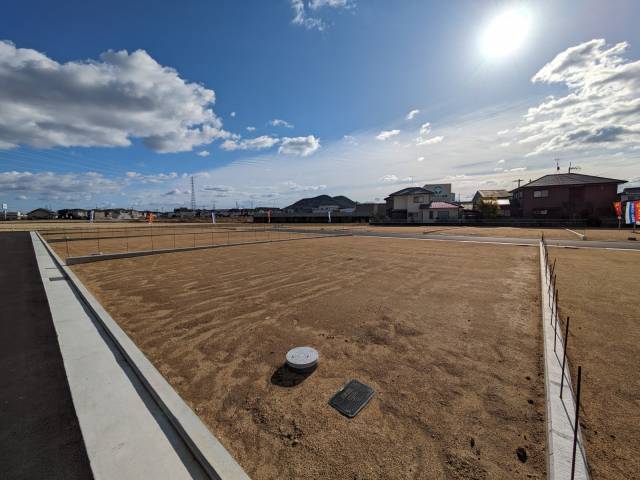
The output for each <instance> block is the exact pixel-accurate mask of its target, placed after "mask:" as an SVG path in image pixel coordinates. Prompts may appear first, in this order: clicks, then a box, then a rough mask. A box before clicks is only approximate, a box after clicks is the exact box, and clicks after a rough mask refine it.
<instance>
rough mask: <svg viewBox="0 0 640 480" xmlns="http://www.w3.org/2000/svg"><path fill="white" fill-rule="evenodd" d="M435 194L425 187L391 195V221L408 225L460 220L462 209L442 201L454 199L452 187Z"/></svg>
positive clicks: (388, 206)
mask: <svg viewBox="0 0 640 480" xmlns="http://www.w3.org/2000/svg"><path fill="white" fill-rule="evenodd" d="M439 192H440V193H437V194H436V193H435V192H434V191H433V190H429V189H427V188H426V186H425V187H408V188H403V189H402V190H398V191H397V192H394V193H392V194H390V195H389V196H388V197H387V198H386V199H385V201H386V202H387V216H388V217H389V218H390V219H391V220H398V221H405V222H407V223H434V222H437V221H449V220H455V219H458V218H460V210H461V207H460V205H458V204H455V203H451V202H445V201H442V200H440V198H441V197H442V196H447V197H448V198H451V197H454V196H455V194H453V193H451V186H450V185H449V188H448V190H444V189H442V186H440V189H439Z"/></svg>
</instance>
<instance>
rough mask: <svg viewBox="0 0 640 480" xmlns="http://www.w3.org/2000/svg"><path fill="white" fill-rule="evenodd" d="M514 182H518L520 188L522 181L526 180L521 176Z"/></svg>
mask: <svg viewBox="0 0 640 480" xmlns="http://www.w3.org/2000/svg"><path fill="white" fill-rule="evenodd" d="M514 182H518V188H520V182H524V180H523V179H521V178H519V179H517V180H514Z"/></svg>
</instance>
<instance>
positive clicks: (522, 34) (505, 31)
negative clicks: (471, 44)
mask: <svg viewBox="0 0 640 480" xmlns="http://www.w3.org/2000/svg"><path fill="white" fill-rule="evenodd" d="M530 26H531V16H530V14H529V12H528V11H527V10H525V9H524V8H518V7H516V8H512V9H509V10H506V11H504V12H502V13H501V14H499V15H498V16H496V17H495V18H493V20H491V22H489V24H488V25H487V26H486V27H485V29H484V31H483V32H482V35H481V37H480V51H481V52H482V54H483V55H484V56H485V57H487V58H489V59H491V60H494V59H499V58H503V57H507V56H509V55H510V54H512V53H513V52H515V51H516V50H517V49H518V48H519V47H520V46H521V45H522V44H523V43H524V41H525V39H526V38H527V35H528V33H529V28H530Z"/></svg>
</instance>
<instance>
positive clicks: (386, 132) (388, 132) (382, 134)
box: [376, 130, 400, 142]
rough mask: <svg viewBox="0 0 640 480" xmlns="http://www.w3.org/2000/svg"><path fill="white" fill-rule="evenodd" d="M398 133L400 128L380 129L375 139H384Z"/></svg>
mask: <svg viewBox="0 0 640 480" xmlns="http://www.w3.org/2000/svg"><path fill="white" fill-rule="evenodd" d="M399 134H400V130H382V131H381V132H380V133H379V134H378V135H376V139H378V140H381V141H383V142H384V141H385V140H388V139H389V138H391V137H395V136H396V135H399Z"/></svg>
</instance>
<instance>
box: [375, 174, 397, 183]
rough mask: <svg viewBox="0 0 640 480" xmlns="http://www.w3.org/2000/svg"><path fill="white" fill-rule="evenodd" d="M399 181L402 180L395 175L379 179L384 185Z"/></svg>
mask: <svg viewBox="0 0 640 480" xmlns="http://www.w3.org/2000/svg"><path fill="white" fill-rule="evenodd" d="M398 180H400V179H399V178H398V176H397V175H393V174H388V175H384V176H382V177H380V178H379V179H378V181H380V182H382V183H396V182H397V181H398Z"/></svg>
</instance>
